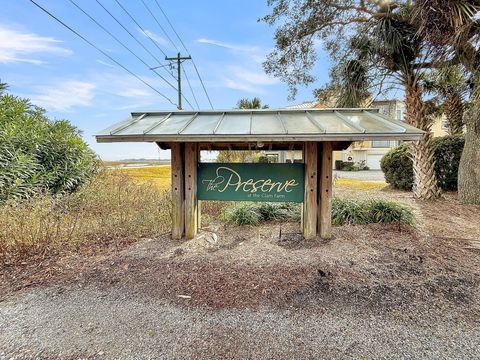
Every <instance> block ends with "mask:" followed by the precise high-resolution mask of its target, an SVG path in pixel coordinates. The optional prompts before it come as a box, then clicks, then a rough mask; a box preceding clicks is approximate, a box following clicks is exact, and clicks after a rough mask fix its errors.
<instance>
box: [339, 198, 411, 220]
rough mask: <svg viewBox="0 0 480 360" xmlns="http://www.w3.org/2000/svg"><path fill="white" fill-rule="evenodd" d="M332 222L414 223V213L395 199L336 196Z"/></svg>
mask: <svg viewBox="0 0 480 360" xmlns="http://www.w3.org/2000/svg"><path fill="white" fill-rule="evenodd" d="M332 223H333V224H334V225H345V224H351V225H362V224H370V223H381V224H407V225H413V214H412V211H411V210H410V209H409V208H407V207H405V206H403V205H401V204H398V203H396V202H394V201H387V200H367V201H357V200H351V199H340V198H334V199H333V202H332Z"/></svg>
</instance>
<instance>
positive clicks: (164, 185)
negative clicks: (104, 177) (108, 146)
mask: <svg viewBox="0 0 480 360" xmlns="http://www.w3.org/2000/svg"><path fill="white" fill-rule="evenodd" d="M110 171H114V172H119V173H121V174H124V175H128V176H129V177H130V178H132V179H133V180H135V181H137V182H138V183H139V184H145V183H152V184H155V186H157V187H158V189H159V190H167V189H168V188H169V187H170V183H171V179H170V177H171V168H170V165H160V166H145V167H128V168H117V169H112V170H110Z"/></svg>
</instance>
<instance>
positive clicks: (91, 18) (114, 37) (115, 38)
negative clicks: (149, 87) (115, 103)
mask: <svg viewBox="0 0 480 360" xmlns="http://www.w3.org/2000/svg"><path fill="white" fill-rule="evenodd" d="M69 1H70V2H71V3H72V4H73V5H74V6H75V7H76V8H77V9H78V10H80V11H81V12H82V13H84V14H85V15H86V16H87V17H88V18H89V19H90V20H92V21H93V22H94V23H95V24H96V25H97V26H98V27H100V28H101V29H102V30H103V31H105V32H106V33H107V34H108V35H110V36H111V37H112V38H113V39H114V40H115V41H116V42H117V43H119V44H120V45H121V46H123V47H124V48H125V49H126V50H127V51H128V52H130V54H132V55H133V56H135V57H136V58H137V59H138V60H139V61H141V62H142V63H143V64H144V65H145V66H146V67H147V69H149V70H151V69H152V67H151V66H150V65H148V64H147V63H146V62H145V61H144V60H143V59H142V58H140V57H139V56H138V55H137V54H135V52H133V51H132V50H131V49H130V48H129V47H128V46H126V45H125V44H124V43H123V42H122V41H121V40H119V39H118V38H117V37H116V36H115V35H113V34H112V33H111V32H110V31H109V30H108V29H106V28H105V27H104V26H103V25H102V24H100V23H99V22H98V21H97V20H95V19H94V18H93V17H92V16H91V15H90V14H88V13H87V12H86V11H85V10H83V9H82V8H81V7H80V6H79V5H78V4H77V3H76V2H75V1H73V0H69ZM153 71H154V72H155V74H157V75H158V76H159V77H160V78H161V79H162V80H163V81H165V82H166V83H167V84H168V85H169V86H170V87H172V88H173V89H174V90H175V91H177V88H176V87H175V86H174V85H173V84H172V83H171V82H169V81H168V80H167V79H165V78H164V77H163V76H162V75H161V74H159V73H158V72H157V71H155V70H153Z"/></svg>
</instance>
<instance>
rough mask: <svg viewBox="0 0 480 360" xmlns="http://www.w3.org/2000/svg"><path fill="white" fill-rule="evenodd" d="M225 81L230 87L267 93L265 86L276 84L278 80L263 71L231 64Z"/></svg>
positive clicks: (226, 72)
mask: <svg viewBox="0 0 480 360" xmlns="http://www.w3.org/2000/svg"><path fill="white" fill-rule="evenodd" d="M225 74H226V75H225V77H224V83H225V86H226V87H228V88H230V89H235V90H243V91H248V92H251V93H265V90H264V89H263V87H264V86H268V85H274V84H277V83H278V80H277V79H275V78H272V77H269V76H268V75H266V74H265V73H264V72H262V71H252V70H249V69H246V68H244V67H241V66H236V65H235V66H229V67H227V71H225Z"/></svg>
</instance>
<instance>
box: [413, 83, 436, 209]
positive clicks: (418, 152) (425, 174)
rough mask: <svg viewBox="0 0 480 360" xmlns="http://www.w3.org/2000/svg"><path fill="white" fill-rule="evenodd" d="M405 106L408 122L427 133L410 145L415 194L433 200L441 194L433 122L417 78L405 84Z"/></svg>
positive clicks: (417, 196) (419, 197) (420, 197)
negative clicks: (429, 118)
mask: <svg viewBox="0 0 480 360" xmlns="http://www.w3.org/2000/svg"><path fill="white" fill-rule="evenodd" d="M405 90H406V98H405V107H406V110H407V114H406V115H407V122H408V123H409V124H411V125H413V126H415V127H417V128H419V129H421V130H423V131H425V134H424V135H423V136H422V138H421V139H420V140H419V141H414V142H412V144H411V147H410V154H411V156H412V161H413V173H414V184H413V194H414V196H415V197H416V198H418V199H422V200H433V199H436V198H438V197H440V196H441V192H440V188H439V187H438V185H437V179H436V177H435V158H434V155H435V153H434V150H433V148H432V146H431V140H432V133H431V132H430V126H431V122H430V121H429V120H428V118H427V116H426V114H425V107H424V102H423V100H422V91H421V89H420V87H419V86H418V84H417V82H416V81H415V80H413V79H412V80H410V81H407V84H406V86H405Z"/></svg>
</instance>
